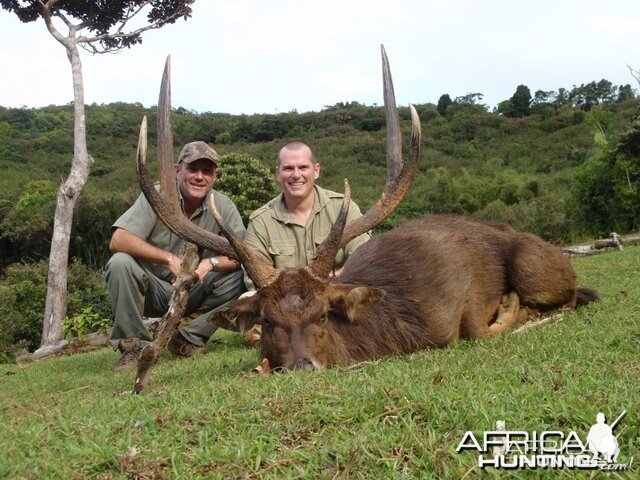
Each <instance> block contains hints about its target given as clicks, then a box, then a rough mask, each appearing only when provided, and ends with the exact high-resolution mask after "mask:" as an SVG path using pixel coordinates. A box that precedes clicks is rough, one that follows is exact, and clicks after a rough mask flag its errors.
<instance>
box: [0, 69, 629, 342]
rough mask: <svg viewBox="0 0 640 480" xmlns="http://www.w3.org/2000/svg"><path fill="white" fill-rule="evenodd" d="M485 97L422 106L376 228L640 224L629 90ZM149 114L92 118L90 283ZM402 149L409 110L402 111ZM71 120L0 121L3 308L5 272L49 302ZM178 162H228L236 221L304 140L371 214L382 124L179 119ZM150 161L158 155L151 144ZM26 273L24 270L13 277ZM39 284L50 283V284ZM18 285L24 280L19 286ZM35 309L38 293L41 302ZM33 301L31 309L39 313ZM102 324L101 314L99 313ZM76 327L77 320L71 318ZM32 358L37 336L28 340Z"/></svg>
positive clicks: (559, 228)
mask: <svg viewBox="0 0 640 480" xmlns="http://www.w3.org/2000/svg"><path fill="white" fill-rule="evenodd" d="M481 98H482V95H481V94H477V93H474V94H468V95H466V96H464V97H458V98H455V99H453V100H452V99H451V98H450V97H449V95H443V96H442V97H441V98H440V100H439V102H438V104H437V105H432V104H422V105H416V108H417V110H418V112H419V114H420V118H421V121H422V125H423V156H422V159H421V166H420V170H419V172H418V174H417V175H416V178H415V179H414V181H413V185H412V188H411V190H410V193H409V195H408V198H407V199H406V200H405V201H404V203H403V204H402V205H401V206H400V207H399V209H398V210H397V212H396V213H395V214H394V215H393V216H392V217H391V218H390V219H388V220H387V221H386V222H385V223H384V224H383V225H382V226H381V227H380V228H381V229H385V228H390V227H392V226H394V225H396V224H398V223H400V222H402V221H404V220H405V219H407V218H411V217H414V216H418V215H423V214H427V213H433V212H456V213H465V214H471V215H476V216H478V217H480V218H485V219H493V220H499V221H505V222H508V223H510V224H512V225H513V226H514V227H516V228H518V229H521V230H527V231H530V232H533V233H536V234H539V235H541V236H542V237H544V238H545V239H547V240H549V241H551V242H557V243H559V242H571V241H576V240H579V239H581V238H584V237H586V236H600V235H608V234H609V232H611V231H613V230H615V231H617V232H618V233H624V232H628V231H632V230H635V229H637V228H638V219H639V218H640V185H639V183H640V117H639V114H640V100H639V99H638V98H637V97H636V94H635V92H634V91H633V90H632V89H631V87H630V86H629V85H625V86H619V87H616V86H613V85H611V83H610V82H607V81H606V80H601V81H599V82H591V83H588V84H583V85H580V86H579V87H574V88H573V89H571V90H565V89H560V90H559V91H558V92H541V91H538V92H535V94H534V95H533V96H532V95H531V94H530V92H529V89H528V88H527V87H526V86H524V85H520V86H518V88H517V90H516V92H515V93H514V95H513V96H512V97H511V98H510V99H509V100H505V101H504V102H502V103H501V104H500V105H499V106H498V107H497V108H496V110H495V111H494V112H488V110H487V107H486V106H484V105H482V104H480V103H479V102H480V101H481ZM155 114H156V112H155V108H144V107H143V106H142V105H139V104H124V103H114V104H109V105H90V106H88V107H87V115H86V122H87V136H88V147H89V151H90V153H91V154H92V156H93V158H94V159H95V164H94V165H93V167H92V170H91V176H90V179H89V181H88V183H87V186H86V188H85V191H84V192H83V194H82V196H81V197H80V200H79V203H78V206H77V209H76V213H75V217H74V227H73V232H72V240H71V257H75V258H76V259H77V260H78V261H79V262H80V263H81V264H82V265H83V266H86V268H89V269H90V270H92V271H98V270H100V269H101V268H102V267H103V266H104V264H105V262H106V260H107V258H108V255H109V254H108V250H107V243H108V238H109V235H110V226H111V224H112V223H113V221H114V220H115V219H116V218H117V217H118V216H119V215H120V213H121V212H123V211H124V210H125V209H126V208H127V206H128V205H130V204H131V203H132V202H133V200H134V199H135V197H136V196H137V195H138V194H139V188H138V185H137V180H136V176H135V167H134V157H135V151H136V145H137V136H138V129H139V125H140V121H141V119H142V117H143V115H147V116H148V117H149V120H150V124H151V125H153V124H154V123H155ZM400 116H401V121H402V123H403V128H404V129H405V133H406V134H407V135H408V129H409V115H408V109H407V108H401V109H400ZM72 122H73V119H72V107H71V106H70V105H65V106H49V107H44V108H38V109H34V108H3V107H0V192H2V193H1V197H0V269H2V270H1V272H2V273H0V275H2V276H0V296H1V297H2V298H13V297H11V293H10V290H11V289H15V287H14V285H15V282H14V280H13V278H15V275H13V276H12V275H11V272H12V270H11V269H8V268H7V267H8V266H9V265H14V267H15V268H19V269H27V270H29V269H34V270H35V271H36V272H38V273H37V274H36V273H33V274H32V275H30V276H29V275H23V277H24V278H25V279H26V280H25V281H30V282H31V283H32V287H33V291H34V292H36V291H37V292H41V291H42V290H43V288H44V287H43V285H42V283H41V282H42V280H41V278H42V277H40V273H39V272H40V269H41V266H38V263H37V262H39V261H40V260H42V259H44V258H46V257H47V256H48V254H49V239H50V237H51V229H52V224H53V211H54V207H55V205H54V204H55V197H56V189H57V188H58V186H59V184H60V178H61V177H62V176H63V175H65V174H66V173H67V172H68V171H69V167H70V162H71V152H72V145H73V139H72ZM173 124H174V139H175V145H176V150H177V149H179V147H180V146H181V145H182V144H184V143H186V142H189V141H192V140H194V139H201V140H204V141H207V142H210V143H212V144H214V145H215V147H216V149H217V150H218V153H220V154H221V155H222V163H221V168H222V179H221V181H220V182H219V184H218V187H219V188H220V189H221V190H222V191H223V192H225V193H227V194H229V195H230V196H231V197H232V198H233V199H234V200H235V201H236V202H237V204H238V206H239V208H240V210H241V212H242V214H243V216H244V217H245V219H246V218H247V216H248V214H249V212H250V211H251V210H252V209H254V208H256V207H257V206H258V205H260V204H262V203H263V202H264V201H265V200H266V199H268V198H270V197H271V196H272V195H273V194H274V193H275V191H276V190H275V186H274V183H273V181H272V176H273V175H272V172H273V168H274V165H275V158H276V153H277V151H278V150H279V148H280V147H281V145H282V144H283V142H284V141H285V139H291V138H302V139H304V140H306V141H308V142H309V143H310V144H311V145H312V146H313V147H314V149H315V151H316V154H317V156H318V158H319V160H320V162H321V164H322V166H323V171H322V174H321V180H320V184H321V185H323V186H325V187H327V188H331V189H334V190H341V189H342V179H343V178H345V177H346V178H348V179H349V180H350V183H351V185H352V191H353V198H354V199H355V200H356V202H357V203H358V204H359V205H360V207H361V208H362V209H363V210H365V209H367V208H369V207H370V206H371V205H372V204H373V202H375V200H376V198H377V196H378V195H379V192H380V191H381V190H382V186H383V183H384V178H385V148H384V111H383V109H382V108H381V107H378V106H365V105H362V104H359V103H356V102H353V103H346V104H345V103H339V104H336V105H333V106H327V107H326V108H324V109H323V110H322V111H320V112H306V113H298V112H295V111H293V112H288V113H281V114H276V115H266V114H256V115H229V114H224V113H211V112H205V113H197V112H193V111H188V110H185V109H184V108H177V109H175V110H174V112H173ZM149 141H150V147H151V148H150V152H149V155H150V157H151V158H152V157H153V155H155V151H154V150H153V145H154V143H155V138H154V132H153V131H151V132H150V139H149ZM17 264H27V265H22V266H20V265H17ZM29 277H30V280H29ZM45 278H46V277H45ZM20 281H23V280H20ZM38 295H39V293H38ZM38 302H39V297H37V296H36V294H35V293H34V294H33V296H32V297H31V305H36V304H39V303H38ZM8 305H9V306H6V305H5V306H4V307H3V311H2V313H1V315H0V334H2V333H3V331H4V334H7V329H8V328H9V327H8V325H9V322H8V320H7V319H8V318H10V317H11V316H12V315H19V312H20V309H21V308H22V307H20V305H21V304H20V302H19V301H18V300H15V301H12V302H9V303H8ZM96 309H98V310H99V311H101V312H103V311H108V306H107V307H104V308H103V307H100V308H98V306H97V305H96ZM80 314H82V311H81V310H77V309H73V308H72V309H71V310H70V311H69V315H70V316H71V317H73V316H77V315H80ZM27 330H28V331H30V332H32V335H31V336H30V337H29V338H28V339H27V338H25V337H24V336H21V335H18V334H16V335H17V336H15V337H14V336H12V337H10V338H11V339H15V340H16V341H17V340H24V341H25V342H26V345H28V346H29V347H30V348H32V347H33V346H35V345H37V344H38V341H39V339H38V334H37V331H38V328H35V327H30V328H29V329H27Z"/></svg>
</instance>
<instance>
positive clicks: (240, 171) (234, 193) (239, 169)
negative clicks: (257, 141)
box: [215, 153, 276, 225]
mask: <svg viewBox="0 0 640 480" xmlns="http://www.w3.org/2000/svg"><path fill="white" fill-rule="evenodd" d="M274 176H275V175H274V170H273V168H272V167H270V166H267V165H266V164H264V163H262V162H260V161H259V160H257V159H256V158H253V157H251V156H249V155H245V154H242V153H229V154H226V155H222V156H221V157H220V178H219V179H218V181H217V182H216V184H215V189H216V190H218V191H219V192H221V193H224V194H225V195H227V196H228V197H229V198H230V199H231V200H232V201H233V203H235V204H236V207H238V211H239V212H240V215H241V216H242V220H243V221H244V222H245V225H246V223H247V221H248V219H249V215H251V212H253V211H254V210H255V209H257V208H259V207H261V206H262V205H264V204H265V203H266V202H268V201H269V200H271V198H273V197H274V196H275V194H276V193H275V192H276V188H275V180H274Z"/></svg>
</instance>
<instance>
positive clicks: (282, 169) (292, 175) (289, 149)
mask: <svg viewBox="0 0 640 480" xmlns="http://www.w3.org/2000/svg"><path fill="white" fill-rule="evenodd" d="M319 176H320V164H318V163H317V162H315V159H314V158H313V153H312V152H311V149H310V148H309V147H308V146H307V145H305V144H303V143H301V142H297V143H292V144H289V145H286V146H285V147H283V148H282V150H280V154H279V156H278V166H277V168H276V178H277V179H278V183H280V185H281V186H282V191H283V192H284V196H285V200H288V201H293V202H300V201H302V200H304V199H307V198H309V197H311V196H313V186H314V184H315V181H316V179H317V178H318V177H319Z"/></svg>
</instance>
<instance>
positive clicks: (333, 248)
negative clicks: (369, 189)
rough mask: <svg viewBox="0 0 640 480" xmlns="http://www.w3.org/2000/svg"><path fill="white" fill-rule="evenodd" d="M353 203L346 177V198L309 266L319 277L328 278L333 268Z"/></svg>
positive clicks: (313, 273) (312, 272)
mask: <svg viewBox="0 0 640 480" xmlns="http://www.w3.org/2000/svg"><path fill="white" fill-rule="evenodd" d="M350 203H351V188H350V187H349V182H348V181H347V179H346V178H345V179H344V198H343V199H342V206H341V207H340V212H338V217H337V218H336V221H335V222H334V224H333V226H332V227H331V231H330V232H329V236H328V237H327V238H326V239H325V240H324V242H322V243H321V244H320V245H319V246H318V248H317V249H316V255H315V257H314V258H313V261H312V262H311V264H310V265H309V266H308V267H307V268H308V270H309V271H310V272H311V274H312V275H314V276H315V277H316V278H318V279H327V278H329V274H330V273H331V269H332V268H333V263H334V261H335V257H336V252H337V251H338V250H339V249H340V239H341V238H342V231H343V229H344V225H345V223H347V214H348V213H349V205H350Z"/></svg>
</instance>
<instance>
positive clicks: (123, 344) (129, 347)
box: [115, 337, 143, 372]
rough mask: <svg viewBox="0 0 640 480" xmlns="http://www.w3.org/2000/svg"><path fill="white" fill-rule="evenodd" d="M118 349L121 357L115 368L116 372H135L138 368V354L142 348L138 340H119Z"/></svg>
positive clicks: (135, 338)
mask: <svg viewBox="0 0 640 480" xmlns="http://www.w3.org/2000/svg"><path fill="white" fill-rule="evenodd" d="M119 348H120V352H121V353H122V356H121V357H120V360H119V361H118V365H117V366H116V368H115V370H116V372H129V371H131V370H136V369H137V368H138V359H139V358H140V353H142V348H143V347H142V344H141V343H140V339H139V338H137V337H134V338H125V339H124V340H120V347H119Z"/></svg>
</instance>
